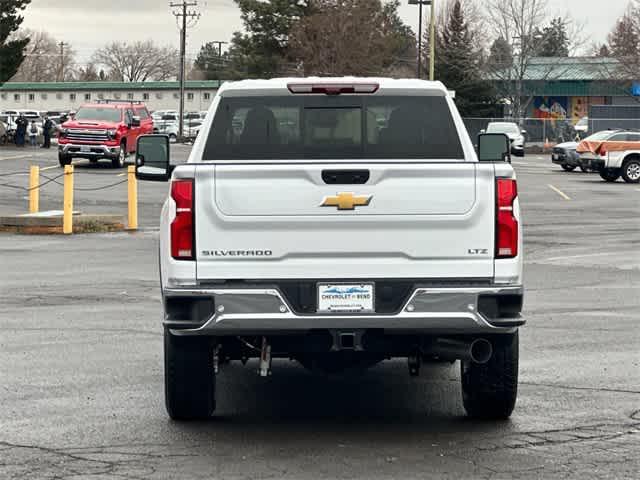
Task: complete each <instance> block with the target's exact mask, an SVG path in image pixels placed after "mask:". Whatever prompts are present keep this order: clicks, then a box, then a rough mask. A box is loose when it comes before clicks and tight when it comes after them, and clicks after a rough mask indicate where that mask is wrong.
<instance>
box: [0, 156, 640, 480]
mask: <svg viewBox="0 0 640 480" xmlns="http://www.w3.org/2000/svg"><path fill="white" fill-rule="evenodd" d="M173 151H174V155H175V157H174V158H175V159H176V161H178V162H180V161H184V159H185V158H186V157H187V154H188V147H184V146H176V147H175V148H174V150H173ZM30 164H37V165H40V166H41V167H43V169H44V168H47V169H48V170H44V171H43V172H42V173H43V174H45V175H46V174H51V175H55V174H56V173H59V169H58V167H56V165H57V158H56V157H55V150H52V151H42V150H36V151H30V150H28V149H27V150H23V151H15V150H5V149H2V150H0V183H10V184H12V185H18V186H26V182H27V178H28V177H27V176H25V175H16V176H11V177H6V176H4V177H3V176H2V175H3V174H7V173H12V172H20V171H22V170H24V171H26V170H27V169H28V166H29V165H30ZM514 166H515V168H516V170H517V172H518V179H519V185H518V188H519V193H520V202H521V207H522V209H523V215H524V219H525V229H526V230H525V235H526V237H525V238H526V240H525V251H526V257H525V258H526V270H525V275H526V289H527V290H526V300H525V316H526V318H527V320H528V324H527V326H526V327H525V328H523V329H522V330H521V337H520V344H521V357H520V394H519V398H518V404H517V406H516V410H515V412H514V414H513V416H512V418H511V419H510V420H509V421H506V422H499V423H486V422H479V421H471V420H468V419H466V418H465V417H464V412H463V408H462V404H461V399H460V386H459V372H458V365H457V364H456V365H453V366H433V367H430V368H424V369H423V371H422V374H421V376H420V377H419V378H417V379H415V378H411V377H409V375H408V372H407V366H406V364H405V363H404V362H401V361H389V362H384V363H383V364H381V365H379V366H377V367H375V368H373V369H371V370H370V371H368V372H367V373H365V374H364V375H363V376H358V377H337V378H333V377H330V378H327V377H323V376H320V375H318V374H314V373H309V372H307V371H305V370H304V369H302V368H301V367H300V366H298V365H297V364H295V363H293V362H284V361H283V362H278V363H276V364H275V365H274V375H273V376H272V377H270V378H268V379H263V378H259V377H258V376H257V375H256V374H255V365H252V364H249V365H248V366H247V367H243V366H241V365H236V364H232V365H230V366H228V367H227V368H225V369H223V370H222V373H221V374H220V377H219V380H218V410H217V412H216V416H215V418H214V419H212V420H211V421H209V422H202V423H175V422H172V421H170V420H169V419H168V417H167V415H166V413H165V411H164V404H163V403H164V398H163V377H162V375H163V373H162V372H163V366H162V329H161V305H160V295H159V289H158V278H157V277H158V276H157V251H156V248H157V241H158V233H157V225H158V214H159V211H160V206H161V202H162V198H163V196H164V194H165V193H166V189H167V187H166V185H164V184H154V183H141V184H140V187H139V190H140V224H141V226H142V228H141V230H140V231H138V232H136V233H116V234H93V235H77V236H72V237H66V236H65V237H63V236H22V235H11V234H0V258H1V259H2V262H1V263H2V275H1V276H0V290H1V292H2V296H1V297H0V365H1V366H2V374H1V378H2V382H0V384H1V385H2V388H1V389H0V405H2V407H3V408H2V409H1V410H0V478H2V479H5V478H6V479H14V478H15V479H18V478H19V479H21V480H28V479H54V478H56V479H62V478H64V479H84V478H91V479H122V478H127V479H128V478H132V479H174V478H185V479H186V478H202V479H204V478H206V479H212V478H215V479H217V478H220V479H249V478H275V479H280V478H286V479H325V478H326V479H330V478H353V479H355V478H363V479H383V478H385V479H386V478H394V479H418V478H420V479H424V478H452V479H459V478H487V479H503V478H504V479H506V478H576V479H578V478H579V479H583V478H590V479H591V478H612V479H614V478H615V479H618V478H621V479H628V478H638V472H639V471H640V326H639V324H640V314H639V313H638V312H639V311H640V295H639V294H638V292H639V291H640V249H639V247H640V216H639V214H638V212H640V185H630V184H624V183H622V182H617V183H614V184H609V183H605V182H603V181H601V179H600V177H599V176H598V175H594V174H584V173H578V172H574V173H565V172H562V171H561V170H560V167H558V166H555V165H551V163H550V161H549V158H548V156H538V155H533V156H528V157H526V158H524V159H519V158H515V159H514ZM49 167H51V168H49ZM76 171H78V172H83V173H84V174H81V175H79V176H78V179H77V180H76V184H77V185H80V184H82V186H83V187H85V186H86V187H98V186H103V185H108V184H110V183H114V182H117V181H118V179H119V178H126V177H119V176H118V175H120V174H121V173H122V172H120V171H116V170H111V169H110V168H108V166H107V165H106V164H105V166H104V167H103V166H100V165H98V166H93V165H89V164H88V162H79V165H78V166H77V168H76ZM61 192H62V187H60V186H59V185H56V184H50V185H48V186H47V187H46V188H45V190H44V192H43V194H42V196H41V204H42V208H43V209H60V205H61ZM76 205H77V208H79V209H80V210H82V211H86V212H87V213H118V212H120V211H122V213H123V214H124V213H126V184H121V185H117V186H115V187H112V188H107V189H103V190H96V191H82V192H78V193H77V194H76ZM26 208H27V201H26V199H25V195H24V192H23V191H20V190H16V189H12V188H10V187H6V186H5V187H2V186H0V213H18V212H22V211H25V210H26Z"/></svg>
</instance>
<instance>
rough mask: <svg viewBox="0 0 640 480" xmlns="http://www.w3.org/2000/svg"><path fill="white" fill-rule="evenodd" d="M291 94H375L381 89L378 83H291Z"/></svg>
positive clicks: (288, 86)
mask: <svg viewBox="0 0 640 480" xmlns="http://www.w3.org/2000/svg"><path fill="white" fill-rule="evenodd" d="M287 88H288V89H289V91H290V92H291V93H324V94H325V95H340V94H341V93H375V92H377V91H378V88H380V85H378V84H377V83H289V84H287Z"/></svg>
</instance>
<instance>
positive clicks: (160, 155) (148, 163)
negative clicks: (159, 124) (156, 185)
mask: <svg viewBox="0 0 640 480" xmlns="http://www.w3.org/2000/svg"><path fill="white" fill-rule="evenodd" d="M172 172H173V168H172V167H171V163H170V150H169V136H168V135H141V136H140V137H138V143H137V147H136V178H137V179H138V180H149V181H152V182H166V181H167V180H169V178H171V173H172Z"/></svg>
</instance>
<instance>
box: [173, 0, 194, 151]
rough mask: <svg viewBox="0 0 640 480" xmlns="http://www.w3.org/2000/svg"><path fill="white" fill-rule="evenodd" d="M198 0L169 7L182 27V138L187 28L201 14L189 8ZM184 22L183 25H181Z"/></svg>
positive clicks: (181, 133)
mask: <svg viewBox="0 0 640 480" xmlns="http://www.w3.org/2000/svg"><path fill="white" fill-rule="evenodd" d="M197 6H198V2H197V1H187V0H183V1H182V2H171V3H170V4H169V7H171V8H175V9H176V10H174V11H173V15H174V17H176V21H177V22H178V26H179V28H180V72H179V79H180V113H179V115H180V118H179V119H178V137H179V138H180V140H182V139H183V138H184V124H183V117H184V84H185V56H186V51H187V48H186V45H187V28H188V27H193V26H194V25H195V22H197V20H198V19H199V18H200V14H199V13H198V12H197V11H196V10H189V8H190V7H197ZM189 19H191V20H192V23H191V24H190V25H189V22H188V20H189ZM180 23H182V25H180Z"/></svg>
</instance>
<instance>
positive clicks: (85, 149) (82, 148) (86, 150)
mask: <svg viewBox="0 0 640 480" xmlns="http://www.w3.org/2000/svg"><path fill="white" fill-rule="evenodd" d="M80 151H81V152H83V153H89V152H90V151H91V147H90V146H88V145H80Z"/></svg>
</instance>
